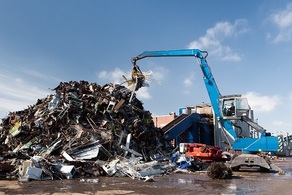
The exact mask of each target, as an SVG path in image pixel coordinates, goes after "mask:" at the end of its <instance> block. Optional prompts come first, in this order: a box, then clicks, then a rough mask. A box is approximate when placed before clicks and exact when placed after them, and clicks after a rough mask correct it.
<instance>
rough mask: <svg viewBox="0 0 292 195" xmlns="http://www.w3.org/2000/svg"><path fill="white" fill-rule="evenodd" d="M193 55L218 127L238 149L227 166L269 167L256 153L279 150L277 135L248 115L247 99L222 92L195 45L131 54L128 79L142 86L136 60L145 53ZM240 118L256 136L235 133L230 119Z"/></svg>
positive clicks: (146, 54)
mask: <svg viewBox="0 0 292 195" xmlns="http://www.w3.org/2000/svg"><path fill="white" fill-rule="evenodd" d="M187 56H190V57H195V58H196V59H197V60H198V62H199V65H200V68H201V70H202V73H203V80H204V83H205V86H206V89H207V92H208V94H209V97H210V101H211V105H212V108H213V110H214V115H215V118H216V120H217V121H218V123H219V124H220V126H221V128H222V130H224V131H225V132H226V134H228V136H229V137H230V138H231V141H230V144H231V149H232V150H234V151H240V153H241V155H238V156H237V157H236V158H234V159H233V161H232V163H231V167H232V168H233V169H235V170H239V168H240V167H241V166H248V167H251V166H258V167H260V168H262V169H268V170H271V169H273V167H271V163H270V162H268V161H266V160H265V159H264V158H263V157H260V156H259V155H258V153H259V152H277V151H278V150H279V142H278V138H277V137H275V136H271V134H270V133H267V132H266V130H265V129H264V128H263V127H261V126H260V125H258V124H257V123H256V122H254V121H253V120H252V119H250V118H249V112H250V106H249V105H248V102H247V99H246V98H244V97H242V96H241V95H231V96H222V95H221V93H220V92H219V89H218V87H217V85H216V82H215V79H214V77H213V75H212V72H211V69H210V67H209V65H208V63H207V60H206V58H207V56H208V53H207V52H206V51H201V50H199V49H183V50H162V51H145V52H143V53H141V54H140V55H138V56H136V57H134V58H132V64H133V68H132V71H133V72H132V79H133V81H135V90H138V89H139V88H141V87H143V83H144V81H145V77H144V76H143V73H142V72H141V70H140V68H139V66H138V65H137V61H138V60H141V59H143V58H146V57H187ZM235 120H241V121H244V122H246V123H247V124H248V125H249V126H251V127H252V128H254V129H256V130H257V131H258V132H260V136H259V137H258V138H253V137H239V135H237V134H236V131H235V127H234V124H233V123H232V121H235Z"/></svg>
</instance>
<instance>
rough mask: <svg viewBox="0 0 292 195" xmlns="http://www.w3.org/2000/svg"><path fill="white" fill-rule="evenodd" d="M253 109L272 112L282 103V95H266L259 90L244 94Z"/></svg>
mask: <svg viewBox="0 0 292 195" xmlns="http://www.w3.org/2000/svg"><path fill="white" fill-rule="evenodd" d="M244 96H245V97H247V100H248V103H249V105H250V106H251V109H252V110H255V111H256V112H257V113H258V112H271V111H273V110H274V109H275V108H276V107H277V106H278V105H279V104H280V97H279V96H277V95H274V96H264V95H261V94H259V93H257V92H248V93H247V94H245V95H244Z"/></svg>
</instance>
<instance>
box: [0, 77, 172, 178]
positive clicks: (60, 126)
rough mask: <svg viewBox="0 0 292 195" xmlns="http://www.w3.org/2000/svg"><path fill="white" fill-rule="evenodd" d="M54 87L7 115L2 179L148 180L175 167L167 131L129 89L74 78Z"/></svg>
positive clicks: (0, 138) (1, 137)
mask: <svg viewBox="0 0 292 195" xmlns="http://www.w3.org/2000/svg"><path fill="white" fill-rule="evenodd" d="M53 90H54V92H55V93H54V94H51V95H48V96H47V97H46V98H43V99H38V100H37V102H36V104H35V105H31V106H28V108H26V109H24V110H22V111H16V112H11V113H9V115H8V116H7V117H5V118H3V119H2V124H1V125H0V144H1V145H0V177H1V178H12V179H13V178H19V179H20V180H31V179H35V180H44V179H70V178H76V177H80V178H86V177H95V176H101V175H109V176H114V175H118V176H119V175H126V176H130V177H132V178H140V179H141V178H142V179H143V178H144V179H145V177H147V176H149V175H153V174H157V173H159V174H161V173H166V172H168V171H170V170H171V169H173V165H172V164H171V163H169V161H165V158H166V157H169V156H171V148H170V147H169V145H168V144H167V142H166V141H165V139H164V138H163V133H162V131H161V130H160V129H159V128H155V127H154V124H153V121H152V116H151V113H150V112H149V111H145V110H144V108H143V104H142V102H140V101H139V100H138V99H137V98H136V97H135V94H133V93H132V91H130V90H129V89H128V88H126V87H124V86H122V85H118V84H106V85H103V86H100V85H98V84H96V83H89V82H87V81H78V82H77V81H70V82H61V83H60V84H59V85H58V86H57V87H56V88H54V89H53ZM163 159H164V160H163Z"/></svg>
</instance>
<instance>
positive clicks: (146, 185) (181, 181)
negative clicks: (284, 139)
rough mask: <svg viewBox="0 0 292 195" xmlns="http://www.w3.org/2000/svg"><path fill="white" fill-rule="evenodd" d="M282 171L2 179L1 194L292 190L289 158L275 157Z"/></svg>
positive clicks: (285, 192)
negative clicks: (144, 177) (220, 176)
mask: <svg viewBox="0 0 292 195" xmlns="http://www.w3.org/2000/svg"><path fill="white" fill-rule="evenodd" d="M274 163H275V164H276V165H277V166H279V167H280V168H282V169H283V170H284V171H285V175H279V174H278V173H261V172H255V171H246V172H233V176H232V178H231V179H227V180H213V179H211V178H209V177H208V176H207V174H206V171H201V172H196V173H193V174H186V173H172V174H170V175H164V176H156V177H155V178H154V181H153V182H144V181H142V180H133V179H131V178H129V177H122V178H121V177H99V178H97V179H91V180H85V181H84V180H80V179H73V180H53V181H29V182H24V183H22V182H19V181H17V180H1V181H0V195H4V194H52V195H58V194H74V195H79V194H80V195H81V194H94V195H95V194H101V195H111V194H126V195H134V194H151V195H155V194H159V195H164V194H167V195H170V194H183V195H188V194H222V195H223V194H228V195H230V194H236V195H243V194H250V195H253V194H263V195H270V194H273V195H275V193H277V194H279V195H280V194H281V195H288V194H289V195H290V194H292V186H291V183H292V158H284V159H278V160H275V161H274Z"/></svg>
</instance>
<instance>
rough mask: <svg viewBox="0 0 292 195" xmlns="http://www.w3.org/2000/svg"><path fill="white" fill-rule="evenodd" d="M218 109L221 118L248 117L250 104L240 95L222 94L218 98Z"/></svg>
mask: <svg viewBox="0 0 292 195" xmlns="http://www.w3.org/2000/svg"><path fill="white" fill-rule="evenodd" d="M219 110H220V112H221V116H222V118H224V119H231V120H232V119H233V120H235V119H241V118H242V117H248V115H249V111H250V106H249V105H248V102H247V99H246V98H244V97H241V95H235V96H222V97H221V98H220V99H219Z"/></svg>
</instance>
